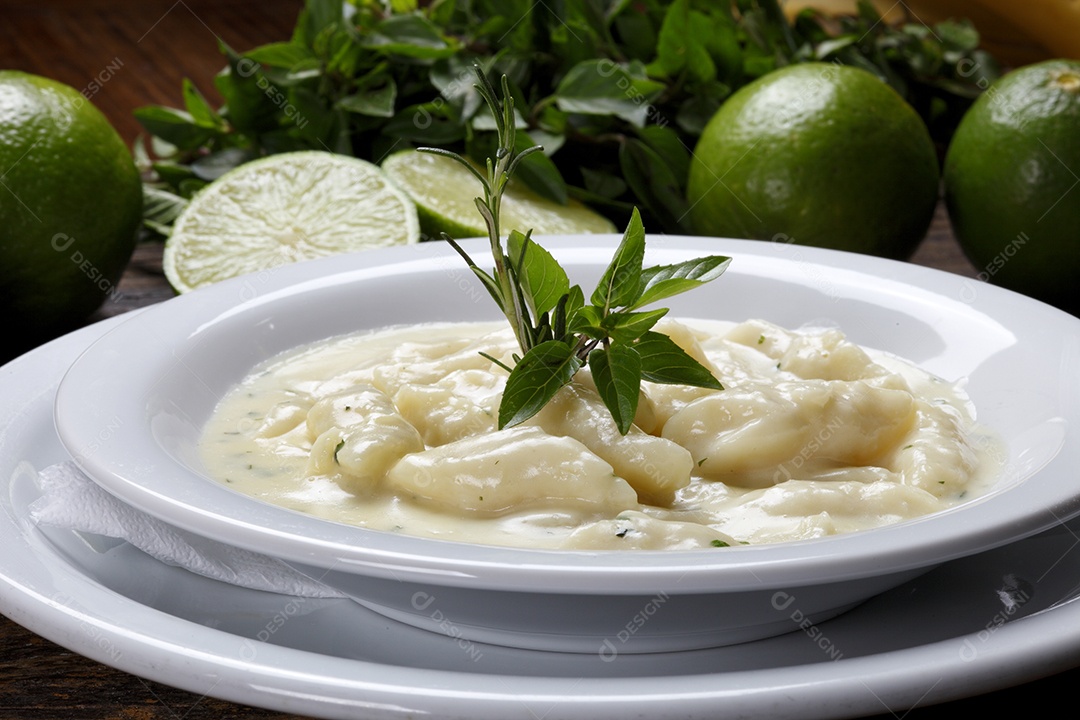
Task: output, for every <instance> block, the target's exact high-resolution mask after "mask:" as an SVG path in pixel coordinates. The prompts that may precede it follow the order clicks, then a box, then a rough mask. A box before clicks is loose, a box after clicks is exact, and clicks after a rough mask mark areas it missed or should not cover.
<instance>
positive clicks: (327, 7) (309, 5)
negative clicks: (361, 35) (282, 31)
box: [294, 0, 345, 47]
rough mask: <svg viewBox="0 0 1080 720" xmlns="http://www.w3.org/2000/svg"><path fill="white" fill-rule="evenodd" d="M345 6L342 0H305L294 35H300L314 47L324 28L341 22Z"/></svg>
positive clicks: (309, 45)
mask: <svg viewBox="0 0 1080 720" xmlns="http://www.w3.org/2000/svg"><path fill="white" fill-rule="evenodd" d="M344 6H345V3H343V2H341V0H305V2H304V9H303V10H302V11H301V13H300V17H299V19H298V20H297V22H296V31H295V33H294V37H295V36H299V37H301V38H303V40H304V41H305V42H306V43H307V45H308V47H314V46H315V40H316V38H317V37H318V36H319V34H320V33H321V32H323V30H325V29H326V28H329V27H331V26H332V25H334V24H335V23H338V22H341V19H342V10H343V9H344Z"/></svg>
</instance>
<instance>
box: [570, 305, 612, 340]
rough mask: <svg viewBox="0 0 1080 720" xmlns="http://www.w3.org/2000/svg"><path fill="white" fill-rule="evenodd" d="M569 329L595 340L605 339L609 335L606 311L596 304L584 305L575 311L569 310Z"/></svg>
mask: <svg viewBox="0 0 1080 720" xmlns="http://www.w3.org/2000/svg"><path fill="white" fill-rule="evenodd" d="M567 317H568V318H569V320H568V321H567V328H566V329H567V331H568V332H571V333H574V334H576V335H586V336H588V337H591V338H593V339H594V340H603V339H604V338H606V337H607V336H608V331H607V328H605V327H604V311H603V310H602V309H601V308H598V307H596V306H595V305H582V306H580V307H578V308H576V309H575V310H574V311H573V312H568V313H567Z"/></svg>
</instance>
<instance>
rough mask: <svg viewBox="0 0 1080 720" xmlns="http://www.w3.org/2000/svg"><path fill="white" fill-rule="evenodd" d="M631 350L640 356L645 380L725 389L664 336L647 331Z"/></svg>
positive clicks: (708, 372)
mask: <svg viewBox="0 0 1080 720" xmlns="http://www.w3.org/2000/svg"><path fill="white" fill-rule="evenodd" d="M634 349H636V350H637V351H638V355H640V356H641V377H642V379H644V380H648V381H649V382H654V383H662V384H665V385H693V386H694V387H703V388H712V389H714V390H723V389H724V386H723V385H721V384H720V381H719V380H717V379H716V378H715V377H713V374H712V372H710V371H709V369H708V368H706V367H705V366H704V365H702V364H701V363H699V362H698V361H697V360H695V359H694V358H692V357H690V355H688V354H687V352H686V351H685V350H683V349H682V348H681V347H679V346H678V345H677V344H675V341H674V340H672V339H671V338H669V337H668V336H667V335H663V334H661V333H657V332H647V333H645V334H644V335H642V336H641V339H640V340H638V341H637V342H636V343H634Z"/></svg>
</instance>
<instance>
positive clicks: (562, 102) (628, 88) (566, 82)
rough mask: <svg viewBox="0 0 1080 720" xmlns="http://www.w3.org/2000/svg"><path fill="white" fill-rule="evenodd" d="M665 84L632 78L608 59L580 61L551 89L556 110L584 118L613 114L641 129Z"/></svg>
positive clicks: (642, 76)
mask: <svg viewBox="0 0 1080 720" xmlns="http://www.w3.org/2000/svg"><path fill="white" fill-rule="evenodd" d="M664 87H665V85H664V84H663V83H661V82H657V81H655V80H649V79H648V78H646V77H644V72H643V71H642V72H641V77H635V76H634V75H632V74H631V73H630V71H629V70H628V69H627V67H625V66H623V65H619V64H616V63H614V62H612V61H611V60H584V61H582V62H580V63H578V64H577V65H575V66H574V67H572V68H570V71H569V72H567V73H566V75H565V76H563V79H562V80H561V81H560V82H559V85H558V87H556V89H555V102H556V104H557V105H558V107H559V109H560V110H563V111H564V112H571V113H582V114H585V115H614V116H616V117H619V118H622V119H623V120H626V121H627V122H628V123H630V124H632V125H634V126H636V127H644V126H645V120H646V119H647V118H648V116H649V113H650V112H655V109H654V108H653V107H652V102H653V100H655V99H656V97H657V96H658V95H659V94H660V93H661V92H662V91H663V90H664Z"/></svg>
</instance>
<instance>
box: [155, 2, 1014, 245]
mask: <svg viewBox="0 0 1080 720" xmlns="http://www.w3.org/2000/svg"><path fill="white" fill-rule="evenodd" d="M858 7H859V13H858V14H857V15H852V16H850V17H847V18H844V19H842V20H840V21H835V20H833V19H830V18H826V17H825V16H822V15H820V14H816V13H814V12H813V11H811V10H806V11H803V12H802V13H800V14H799V15H798V16H797V17H796V18H794V19H793V20H789V19H788V18H787V17H786V16H785V14H784V13H783V12H782V10H781V9H780V7H779V4H778V2H777V0H634V1H633V2H628V1H627V0H559V1H558V2H550V3H543V2H535V0H434V1H432V2H427V1H426V0H425V1H424V2H419V0H392V1H391V2H386V1H385V0H305V2H304V7H303V10H302V12H300V14H299V17H298V19H297V22H296V25H295V28H294V29H293V32H292V35H291V37H288V38H282V39H281V41H279V42H273V43H269V44H266V45H262V46H259V47H256V48H251V49H248V50H246V51H237V50H234V49H232V48H230V47H227V46H225V45H224V44H222V46H221V52H222V54H223V55H224V61H225V62H224V65H225V67H224V68H223V70H222V72H221V73H220V74H219V75H218V76H217V77H216V78H215V80H214V85H215V88H214V89H215V90H216V91H217V94H218V95H220V97H221V98H222V99H223V101H224V102H223V104H221V105H216V104H214V103H212V102H211V100H210V99H209V98H208V96H206V95H204V94H203V92H201V91H200V90H199V89H198V88H197V87H196V85H195V84H194V83H192V82H190V81H187V80H185V82H184V85H183V88H182V98H183V102H182V104H181V106H180V107H176V108H171V107H163V106H149V107H144V108H140V109H138V110H136V112H135V115H136V118H137V119H138V120H139V122H140V123H141V124H142V125H143V127H144V128H145V129H146V131H147V133H148V137H149V139H150V142H148V143H146V144H145V145H144V146H140V147H139V148H137V160H138V161H139V164H140V166H141V167H142V168H143V169H144V170H145V171H146V176H147V178H148V182H147V184H146V188H147V192H146V195H147V203H146V212H145V217H146V220H147V225H148V226H149V227H151V228H153V229H155V230H157V231H159V232H161V233H166V234H167V233H168V231H169V227H170V225H171V223H172V222H173V220H174V219H175V217H176V215H177V213H178V212H179V210H180V209H181V208H182V206H183V203H184V199H185V198H188V197H190V196H191V195H192V194H193V193H195V192H197V191H198V189H199V188H201V187H202V186H204V185H205V184H206V183H208V182H210V181H212V180H214V179H215V178H216V177H219V176H220V175H221V174H223V173H224V172H226V171H227V170H229V169H231V168H232V167H235V166H236V165H239V164H241V163H244V162H247V161H249V160H252V159H254V158H257V157H261V156H264V155H268V154H272V153H279V152H287V151H293V150H312V149H314V150H329V151H332V152H337V153H342V154H347V155H354V156H356V157H360V158H363V159H365V160H369V161H372V162H376V163H378V162H380V161H381V160H382V158H384V157H386V156H387V155H388V154H389V153H391V152H394V151H396V150H400V149H404V148H409V147H415V146H416V145H421V144H422V145H438V146H440V147H447V148H451V149H454V150H456V151H458V152H460V153H461V154H463V155H467V156H469V157H472V158H474V159H476V160H482V159H483V158H485V157H488V156H490V155H491V154H492V152H493V151H494V149H495V147H496V144H497V138H496V133H495V128H493V127H492V123H491V121H490V117H489V116H488V115H487V113H486V112H484V111H483V101H482V99H481V97H480V96H479V94H478V93H477V92H476V91H475V90H474V89H473V87H472V71H471V69H472V66H473V65H475V64H480V65H481V66H483V67H484V68H485V70H486V71H487V72H489V73H491V74H492V77H498V76H500V75H506V76H507V78H508V81H509V88H510V92H511V94H512V95H513V96H514V100H515V103H514V106H515V108H516V112H517V116H518V117H517V120H516V122H517V124H518V126H519V133H518V143H519V147H517V148H516V149H518V150H520V149H522V148H523V147H526V146H531V145H535V144H540V145H543V146H544V148H545V152H544V153H533V154H532V155H530V156H529V157H527V158H526V159H525V161H524V162H523V163H522V164H521V165H520V166H519V167H518V168H517V171H516V177H517V178H518V179H519V180H520V181H522V182H524V183H525V184H527V185H528V186H529V187H530V188H532V189H533V190H535V191H536V192H538V193H540V194H541V195H543V196H545V197H548V198H550V199H552V200H555V201H556V202H560V203H565V202H566V201H567V199H568V198H571V197H572V198H576V199H578V200H581V201H583V202H585V203H587V204H589V205H590V206H592V207H593V208H595V209H597V210H598V211H600V212H602V213H603V214H605V215H607V216H608V217H609V218H610V219H612V220H613V221H615V222H616V223H617V224H619V225H624V224H625V223H626V222H627V220H628V218H629V217H630V214H631V211H632V209H633V208H634V207H638V208H640V210H641V213H642V214H643V216H644V218H645V220H646V222H647V223H648V224H649V226H650V227H655V228H657V229H658V230H662V231H664V232H672V233H674V232H678V233H693V232H694V228H693V227H692V226H690V225H689V220H688V215H687V209H688V201H687V199H686V184H687V178H688V173H689V167H690V153H691V151H692V150H693V148H694V146H695V144H696V142H697V139H698V138H699V137H700V135H701V132H702V129H703V128H704V127H705V125H706V124H707V122H708V121H709V119H710V118H711V117H712V115H713V114H714V113H715V112H716V110H717V109H718V108H719V107H720V105H721V104H722V103H723V102H724V100H725V99H726V98H727V97H728V96H729V95H731V93H733V92H734V91H735V90H737V89H739V88H740V87H742V86H743V85H746V84H747V83H749V82H751V81H753V80H755V79H756V78H758V77H761V76H762V75H764V74H766V73H768V72H770V71H772V70H774V69H776V68H778V67H782V66H784V65H789V64H791V63H798V62H804V61H809V60H815V61H825V62H838V63H843V64H846V65H858V66H860V67H863V68H865V69H867V70H869V71H871V72H873V73H874V74H876V75H878V76H879V77H880V78H882V79H883V80H885V81H886V82H888V83H889V84H890V85H891V86H893V87H894V88H895V89H896V90H897V91H899V92H900V93H901V95H903V96H904V97H905V98H906V99H907V100H908V101H909V102H910V103H911V105H912V106H913V107H915V108H916V109H917V110H918V111H919V112H920V114H921V115H922V116H923V119H924V120H925V121H926V122H927V124H928V126H929V127H930V128H931V132H932V133H933V134H934V136H935V139H937V140H938V142H939V144H941V145H942V146H944V144H945V143H946V142H947V141H948V138H949V137H950V135H951V132H952V130H953V129H954V127H955V125H956V123H957V122H958V121H959V118H960V116H961V115H962V114H963V112H964V110H966V109H967V107H969V106H970V104H971V102H972V101H973V100H974V99H975V97H977V96H978V95H979V94H980V92H982V89H983V88H984V87H986V86H987V85H988V84H989V82H990V81H992V80H993V79H995V77H996V75H997V74H998V70H997V66H996V64H995V63H994V62H993V59H992V58H990V57H989V56H988V55H987V54H986V53H985V52H983V51H981V50H979V48H978V46H979V36H978V33H976V32H975V30H974V29H973V27H972V26H971V25H970V24H969V23H966V22H948V23H940V24H938V25H935V26H934V27H933V28H930V27H927V26H925V25H924V24H922V23H920V22H918V20H917V19H916V18H912V19H911V21H910V22H906V23H902V24H899V25H890V24H889V23H886V22H883V21H882V19H881V17H880V16H879V15H878V14H877V13H876V12H875V11H874V9H873V7H872V6H871V5H870V3H869V2H867V1H866V0H861V1H860V2H859V4H858ZM204 90H205V88H204ZM583 158H587V160H583Z"/></svg>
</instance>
